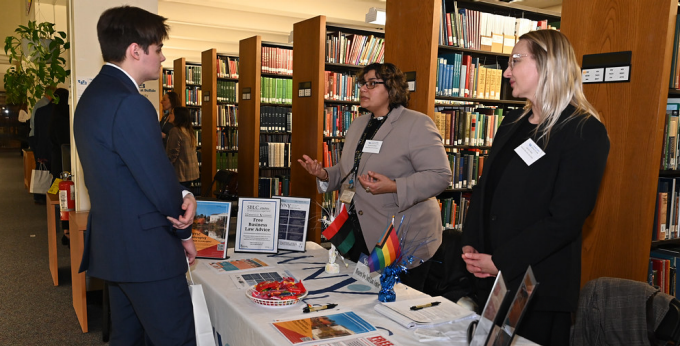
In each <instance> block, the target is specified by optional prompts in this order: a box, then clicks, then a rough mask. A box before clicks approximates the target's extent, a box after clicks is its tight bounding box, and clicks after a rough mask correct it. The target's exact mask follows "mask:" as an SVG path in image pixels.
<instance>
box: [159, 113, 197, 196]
mask: <svg viewBox="0 0 680 346" xmlns="http://www.w3.org/2000/svg"><path fill="white" fill-rule="evenodd" d="M174 113H175V121H174V125H175V126H174V127H173V128H172V129H170V133H168V144H167V147H166V149H165V152H166V154H167V155H168V158H169V159H170V162H171V163H172V165H173V167H175V173H176V174H177V179H178V180H179V182H180V184H182V185H184V186H185V187H187V188H190V187H191V182H192V181H194V180H196V179H198V178H199V176H200V172H199V170H198V158H197V156H196V135H195V134H194V129H193V127H192V125H191V117H190V115H189V109H187V108H186V107H177V108H175V109H174Z"/></svg>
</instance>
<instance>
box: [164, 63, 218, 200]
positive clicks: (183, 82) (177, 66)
mask: <svg viewBox="0 0 680 346" xmlns="http://www.w3.org/2000/svg"><path fill="white" fill-rule="evenodd" d="M187 66H201V64H200V63H196V62H187V61H186V59H185V58H179V59H175V61H173V67H174V69H173V70H174V78H175V80H174V85H173V89H172V90H174V91H175V92H176V93H177V95H178V96H179V100H180V105H182V107H186V108H189V111H190V112H192V114H195V113H196V112H201V113H202V111H201V106H198V105H191V104H187V102H188V100H187V97H186V90H187V89H192V90H196V89H201V85H200V84H196V83H187V79H188V77H187V73H186V67H187ZM200 101H201V100H200V98H199V99H198V102H199V103H200ZM201 118H202V117H201V116H199V119H200V121H201V122H202V121H203V119H201ZM194 129H196V130H201V133H202V134H203V132H204V131H202V129H201V125H194ZM200 140H201V142H202V136H201V138H200ZM201 144H203V143H201ZM204 149H205V150H209V148H208V147H205V146H201V147H200V148H197V149H196V151H197V152H200V153H201V156H199V158H200V159H199V161H198V164H199V166H200V168H201V175H200V178H199V182H200V184H201V186H200V187H195V188H194V187H192V189H191V190H192V192H193V193H194V194H198V193H199V191H200V194H201V195H205V191H203V189H204V188H207V189H208V190H209V189H210V187H209V185H210V182H212V176H213V175H214V174H211V175H210V177H209V179H210V180H209V181H208V186H207V187H204V186H205V185H203V182H204V180H205V179H206V177H204V173H203V169H202V165H203V157H204V154H209V152H204V151H203V150H204Z"/></svg>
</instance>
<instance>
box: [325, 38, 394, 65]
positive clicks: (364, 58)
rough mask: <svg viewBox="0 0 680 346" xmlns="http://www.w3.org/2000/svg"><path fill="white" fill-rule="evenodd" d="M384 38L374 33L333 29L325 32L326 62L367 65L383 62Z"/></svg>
mask: <svg viewBox="0 0 680 346" xmlns="http://www.w3.org/2000/svg"><path fill="white" fill-rule="evenodd" d="M384 55H385V39H384V38H382V37H377V36H374V35H368V36H367V35H360V34H348V33H343V32H341V31H334V32H330V33H327V34H326V62H328V63H334V64H346V65H369V64H372V63H374V62H383V59H384Z"/></svg>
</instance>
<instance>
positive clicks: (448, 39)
mask: <svg viewBox="0 0 680 346" xmlns="http://www.w3.org/2000/svg"><path fill="white" fill-rule="evenodd" d="M449 11H451V12H449ZM439 24H440V25H439V44H440V45H444V46H454V47H460V48H467V49H477V50H483V51H488V52H497V53H505V54H510V52H512V48H513V47H514V46H515V42H516V41H517V38H518V37H520V36H522V35H524V34H525V33H527V32H529V31H533V30H539V29H549V28H552V27H551V26H550V25H549V24H548V20H547V19H546V20H540V21H534V20H529V19H526V18H515V17H510V16H503V15H498V14H492V13H485V12H479V11H475V10H469V9H458V2H457V1H453V9H451V8H449V9H448V11H447V8H446V1H442V17H441V20H440V22H439Z"/></svg>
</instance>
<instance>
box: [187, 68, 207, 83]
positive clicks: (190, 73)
mask: <svg viewBox="0 0 680 346" xmlns="http://www.w3.org/2000/svg"><path fill="white" fill-rule="evenodd" d="M202 71H203V67H201V65H186V66H185V67H184V72H185V73H186V75H185V76H186V83H187V85H201V82H202V80H203V79H202V78H201V73H202Z"/></svg>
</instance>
